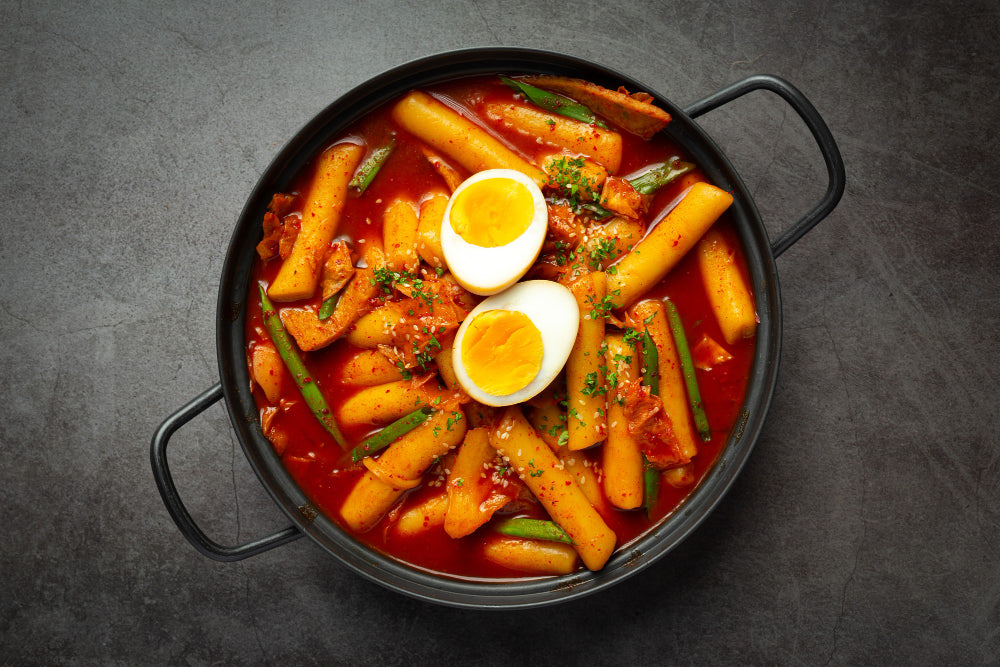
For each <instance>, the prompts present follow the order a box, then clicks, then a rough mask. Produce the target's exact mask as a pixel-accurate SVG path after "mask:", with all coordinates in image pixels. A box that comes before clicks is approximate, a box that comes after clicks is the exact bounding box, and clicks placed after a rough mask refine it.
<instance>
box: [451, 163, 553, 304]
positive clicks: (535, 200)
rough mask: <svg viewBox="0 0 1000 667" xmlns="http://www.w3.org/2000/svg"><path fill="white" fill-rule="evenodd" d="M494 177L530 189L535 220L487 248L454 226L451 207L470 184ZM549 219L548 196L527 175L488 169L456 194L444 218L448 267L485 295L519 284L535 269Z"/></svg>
mask: <svg viewBox="0 0 1000 667" xmlns="http://www.w3.org/2000/svg"><path fill="white" fill-rule="evenodd" d="M492 178H503V179H509V180H512V181H516V182H518V183H520V184H521V185H523V186H525V187H526V188H528V191H529V192H530V193H531V200H532V207H533V212H532V217H531V223H530V224H529V225H528V228H527V229H526V230H525V231H524V233H523V234H521V235H520V236H518V237H517V238H516V239H514V240H513V241H511V242H510V243H507V244H506V245H502V246H496V247H494V248H484V247H482V246H477V245H473V244H472V243H469V242H468V241H466V240H465V239H463V238H462V237H461V236H459V235H458V233H456V232H455V230H454V228H452V226H451V209H452V204H453V203H454V202H455V200H456V198H457V197H458V196H459V195H460V194H461V193H462V191H463V190H465V189H466V188H467V187H468V186H470V185H472V184H473V183H478V182H479V181H483V180H487V179H492ZM548 221H549V213H548V208H547V207H546V205H545V197H544V196H543V195H542V191H541V190H540V189H539V188H538V186H537V185H536V184H535V182H534V181H532V180H531V179H530V178H529V177H528V176H526V175H525V174H522V173H521V172H519V171H514V170H513V169H487V170H486V171H481V172H479V173H477V174H475V175H473V176H470V177H469V178H467V179H466V180H465V181H463V182H462V184H461V185H459V186H458V187H457V188H456V189H455V192H454V193H452V195H451V199H450V200H449V201H448V207H447V208H446V209H445V212H444V219H443V220H442V221H441V249H442V251H443V252H444V259H445V262H446V263H447V264H448V269H449V270H450V271H451V274H452V275H453V276H455V279H456V280H457V281H458V282H459V284H460V285H462V287H464V288H465V289H467V290H469V291H470V292H472V293H474V294H479V295H481V296H489V295H491V294H496V293H498V292H500V291H502V290H504V289H506V288H507V287H510V286H511V285H513V284H514V283H516V282H517V281H518V280H520V279H521V276H523V275H524V274H525V273H526V272H527V271H528V269H529V268H531V265H532V264H533V263H534V262H535V259H537V258H538V253H539V252H541V249H542V244H543V243H544V242H545V231H546V229H547V228H548Z"/></svg>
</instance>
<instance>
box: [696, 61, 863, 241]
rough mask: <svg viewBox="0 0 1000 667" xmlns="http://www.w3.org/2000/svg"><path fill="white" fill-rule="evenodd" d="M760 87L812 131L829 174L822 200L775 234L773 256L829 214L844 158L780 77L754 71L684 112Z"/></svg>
mask: <svg viewBox="0 0 1000 667" xmlns="http://www.w3.org/2000/svg"><path fill="white" fill-rule="evenodd" d="M761 89H763V90H770V91H771V92H773V93H777V94H778V95H779V96H780V97H781V98H782V99H783V100H785V101H786V102H788V104H789V105H791V107H792V109H794V110H795V112H796V113H797V114H799V117H800V118H801V119H802V120H803V121H804V122H805V124H806V127H808V128H809V131H810V132H811V133H812V136H813V139H815V140H816V143H817V144H818V145H819V150H820V152H821V153H822V154H823V161H824V162H826V170H827V173H828V174H829V185H827V188H826V194H825V195H823V199H822V200H820V202H819V204H817V205H816V206H815V207H814V208H813V209H812V210H811V211H809V212H808V213H806V214H805V215H804V216H803V217H802V218H801V219H800V220H799V221H798V222H796V223H795V224H794V225H792V226H791V227H789V228H788V229H786V230H785V232H784V233H783V234H782V235H781V236H779V237H778V240H777V241H775V242H774V243H773V244H771V251H772V252H773V253H774V256H775V257H777V256H778V255H780V254H781V253H783V252H785V251H786V250H788V248H789V247H791V246H792V244H794V243H795V242H796V241H798V240H799V239H800V238H802V236H803V235H805V233H806V232H808V231H809V230H810V229H812V228H813V227H815V226H816V224H817V223H819V221H820V220H822V219H823V218H825V217H826V216H827V215H829V213H830V211H832V210H833V209H834V207H835V206H836V205H837V202H839V201H840V198H841V196H842V195H843V194H844V187H845V185H846V181H847V177H846V175H845V173H844V160H843V158H842V157H841V156H840V149H838V148H837V142H835V141H834V140H833V135H832V134H830V129H829V128H828V127H827V126H826V122H824V120H823V117H822V116H820V115H819V112H818V111H816V107H814V106H813V105H812V103H811V102H810V101H809V100H807V99H806V97H805V95H803V94H802V93H801V92H799V90H798V89H797V88H796V87H795V86H793V85H792V84H790V83H788V82H787V81H785V80H784V79H782V78H779V77H776V76H772V75H770V74H755V75H753V76H748V77H747V78H745V79H743V80H741V81H737V82H736V83H733V84H730V85H728V86H726V87H725V88H723V89H722V90H720V91H718V92H717V93H714V94H712V95H709V96H708V97H706V98H704V99H701V100H698V101H697V102H695V103H694V104H690V105H688V106H687V107H685V109H684V113H686V114H687V115H688V116H690V117H691V118H697V117H698V116H701V115H702V114H705V113H707V112H709V111H712V110H713V109H717V108H719V107H720V106H722V105H723V104H727V103H729V102H732V101H733V100H735V99H736V98H738V97H742V96H743V95H746V94H747V93H749V92H751V91H754V90H761Z"/></svg>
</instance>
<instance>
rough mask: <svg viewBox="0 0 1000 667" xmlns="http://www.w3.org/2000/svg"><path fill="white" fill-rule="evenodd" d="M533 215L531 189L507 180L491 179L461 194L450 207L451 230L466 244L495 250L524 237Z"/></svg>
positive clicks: (472, 185)
mask: <svg viewBox="0 0 1000 667" xmlns="http://www.w3.org/2000/svg"><path fill="white" fill-rule="evenodd" d="M534 214H535V203H534V200H533V199H532V197H531V192H530V191H529V190H528V188H526V187H525V186H524V185H522V184H521V183H518V182H517V181H512V180H510V179H507V178H489V179H486V180H482V181H477V182H476V183H472V184H470V185H469V186H468V187H466V188H465V189H464V190H462V191H461V192H459V193H458V196H457V197H455V201H454V202H452V205H451V227H452V229H454V230H455V233H456V234H458V235H459V236H461V237H462V238H463V239H464V240H465V242H466V243H471V244H472V245H476V246H480V247H483V248H496V247H498V246H503V245H507V244H508V243H510V242H511V241H513V240H514V239H516V238H517V237H519V236H521V235H522V234H524V232H525V231H526V230H527V229H528V227H529V226H530V225H531V220H532V218H533V217H534Z"/></svg>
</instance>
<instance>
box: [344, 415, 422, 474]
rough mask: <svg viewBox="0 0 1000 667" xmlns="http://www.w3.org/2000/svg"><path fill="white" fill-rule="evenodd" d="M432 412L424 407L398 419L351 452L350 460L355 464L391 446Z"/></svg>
mask: <svg viewBox="0 0 1000 667" xmlns="http://www.w3.org/2000/svg"><path fill="white" fill-rule="evenodd" d="M434 412H435V410H434V408H432V407H430V406H428V405H425V406H424V407H422V408H419V409H417V410H414V411H413V412H411V413H410V414H408V415H405V416H403V417H400V418H399V419H397V420H396V421H394V422H392V423H391V424H389V425H388V426H386V427H385V428H384V429H382V430H381V431H379V432H378V433H376V434H375V435H373V436H371V437H370V438H368V439H366V440H365V441H364V442H362V443H361V444H360V445H358V446H357V447H355V448H354V449H353V450H351V460H352V461H354V462H355V463H357V462H358V461H360V460H361V459H363V458H365V457H366V456H370V455H371V454H374V453H375V452H379V451H382V450H383V449H385V448H386V447H388V446H389V445H391V444H392V442H393V441H394V440H395V439H396V438H399V437H401V436H404V435H406V434H407V433H409V432H410V431H412V430H413V429H415V428H416V427H418V426H420V425H421V424H423V423H424V422H425V421H427V418H428V417H430V416H431V415H432V414H434Z"/></svg>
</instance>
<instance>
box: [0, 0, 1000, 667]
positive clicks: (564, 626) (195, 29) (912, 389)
mask: <svg viewBox="0 0 1000 667" xmlns="http://www.w3.org/2000/svg"><path fill="white" fill-rule="evenodd" d="M723 5H724V6H723ZM554 7H555V5H553V4H552V3H526V2H506V3H501V4H498V3H488V2H482V1H481V0H472V1H471V2H457V1H442V2H437V3H433V4H429V3H399V4H390V3H385V2H374V3H358V4H356V5H353V4H352V5H350V6H337V3H325V2H312V3H306V2H303V3H270V4H255V5H253V6H250V7H247V6H245V4H244V3H212V4H210V5H209V6H191V5H189V4H188V3H183V2H177V3H130V4H129V5H127V6H122V4H121V3H111V2H94V3H62V2H50V3H41V2H35V3H10V2H8V3H4V4H3V5H2V6H0V24H2V25H3V26H4V29H3V30H2V31H0V87H2V90H3V95H0V117H2V118H3V121H2V123H0V160H2V169H0V193H2V194H0V197H2V198H3V202H4V204H5V206H4V209H5V210H6V212H7V213H6V216H5V218H4V221H3V222H2V223H0V224H2V232H3V233H2V234H0V313H2V317H0V368H2V369H3V370H2V376H0V377H2V379H3V381H2V382H0V406H2V407H3V413H4V414H3V418H2V419H0V448H2V449H0V451H2V455H3V458H2V460H0V506H2V509H3V516H4V520H3V531H2V532H3V539H2V540H0V661H2V662H4V663H7V662H10V663H23V662H38V663H50V664H52V663H56V664H58V663H72V664H81V663H84V664H86V663H102V664H105V663H121V664H142V663H183V664H209V663H251V664H262V663H271V664H311V663H320V664H353V663H361V664H414V663H435V662H438V661H443V660H445V659H449V660H452V659H459V660H463V661H468V662H477V663H484V664H497V665H501V664H512V660H518V659H524V660H529V659H530V660H531V661H532V662H537V663H552V662H569V663H577V662H583V661H588V660H590V661H594V662H596V663H598V664H607V663H626V662H627V663H632V664H635V663H638V662H640V661H642V662H646V663H647V664H648V663H651V662H661V661H668V662H678V663H686V664H690V663H704V662H731V663H736V662H738V663H743V662H751V663H806V664H819V663H835V664H844V663H853V664H856V663H871V664H879V663H888V662H893V663H924V664H926V663H952V664H969V663H980V662H993V661H995V660H996V657H997V656H998V655H1000V633H998V631H997V628H998V627H1000V437H998V435H997V434H998V433H1000V416H998V415H1000V410H998V409H997V405H998V390H1000V380H998V371H997V367H996V359H997V357H998V354H1000V344H998V342H997V341H998V335H997V331H998V329H1000V305H998V297H1000V277H998V275H997V272H996V267H997V265H998V263H1000V233H998V232H997V231H996V222H997V213H996V210H997V208H998V205H1000V196H998V192H1000V178H998V173H1000V172H998V166H1000V165H998V159H997V155H998V153H1000V141H998V136H997V129H996V128H997V126H998V121H1000V114H998V112H997V108H998V96H1000V66H998V62H1000V58H998V56H1000V51H998V49H997V46H996V41H995V38H996V35H997V34H1000V16H998V11H997V7H996V4H995V3H994V2H990V1H988V0H983V1H981V2H960V3H940V4H938V5H936V4H934V3H898V2H886V1H882V2H847V3H815V4H812V3H807V4H803V3H799V2H788V1H785V2H781V1H779V2H773V3H761V4H760V5H757V6H752V5H747V4H743V3H715V2H705V1H703V0H693V1H691V2H686V3H659V2H635V1H633V2H625V3H624V6H621V5H620V4H619V3H607V4H605V3H599V2H594V1H593V0H577V1H576V2H574V3H572V5H566V9H562V10H556V9H554ZM495 45H512V46H528V47H535V48H551V49H554V50H558V51H563V52H566V53H569V54H572V55H575V56H580V57H583V58H587V59H591V60H595V61H598V62H600V63H602V64H605V65H607V66H610V67H612V68H615V69H619V70H622V71H626V72H629V73H630V74H632V75H633V76H634V77H635V78H637V79H639V80H640V81H644V82H647V83H648V84H649V85H650V86H651V87H652V88H655V89H657V90H659V91H661V92H663V93H664V94H666V95H668V96H669V97H671V98H672V99H674V100H675V101H677V102H678V103H681V104H684V103H687V102H690V101H693V100H695V99H698V98H699V97H701V96H703V95H706V94H708V93H710V92H713V91H714V90H716V89H718V88H719V87H721V86H723V85H725V84H726V83H729V82H731V81H733V80H735V79H738V78H740V77H743V76H745V75H748V74H751V73H757V72H768V73H772V74H777V75H779V76H783V77H785V78H787V79H789V80H790V81H792V82H793V83H795V84H796V85H797V86H798V87H799V88H801V89H802V91H803V92H805V94H806V95H807V96H808V97H809V98H810V99H811V100H812V101H813V103H814V104H815V105H816V107H817V108H818V109H819V110H820V111H821V113H822V114H823V115H824V117H825V118H826V120H827V122H828V123H829V125H830V127H831V129H832V130H833V132H834V134H835V135H836V138H837V140H838V142H839V144H840V147H841V149H842V151H843V154H844V159H845V162H846V165H847V171H848V176H849V183H848V187H847V193H846V195H845V196H844V199H843V201H842V202H841V204H840V206H839V207H838V208H837V210H836V211H835V212H834V213H833V214H832V215H831V216H830V217H829V219H828V220H826V221H825V222H824V223H822V224H821V225H820V226H819V227H818V228H817V229H816V230H814V231H813V232H812V233H810V234H809V235H808V236H807V237H806V238H805V239H803V240H802V241H801V242H800V243H798V244H797V245H796V246H794V247H793V248H792V249H791V250H789V251H788V252H787V253H785V254H784V255H782V257H781V258H780V259H779V262H778V264H779V270H780V275H781V281H782V296H783V301H784V319H785V330H784V349H783V351H782V359H781V363H782V366H781V375H780V380H779V383H778V386H777V389H776V392H775V397H774V402H773V405H772V408H771V413H770V416H769V417H768V420H767V423H766V425H765V428H764V432H763V435H762V436H761V438H760V440H759V442H758V445H757V448H756V450H755V452H754V455H753V456H752V457H751V459H750V462H749V464H748V465H747V467H746V468H745V470H744V472H743V473H742V475H741V477H740V478H739V479H738V480H737V482H736V483H735V485H734V486H733V488H732V490H731V492H730V493H729V495H728V496H727V497H726V498H725V499H724V501H723V502H722V503H721V504H720V505H719V507H718V508H717V510H716V511H715V513H713V514H712V515H711V516H710V517H709V518H708V520H707V521H706V522H705V523H704V524H703V525H702V527H701V528H700V529H699V530H698V531H696V532H695V534H694V535H693V536H692V537H691V538H690V539H688V540H687V541H686V542H685V543H684V544H683V545H681V547H680V548H678V549H677V550H676V551H675V552H673V553H672V554H670V555H669V556H668V557H666V558H664V559H663V560H661V561H660V562H659V563H657V564H656V565H654V566H653V567H651V568H649V569H648V570H646V571H645V572H643V573H641V574H640V575H639V576H636V577H633V578H631V579H629V580H627V581H625V582H623V583H621V584H620V585H618V586H616V587H614V588H612V589H610V590H608V591H605V592H603V593H601V594H598V595H596V596H592V597H589V598H586V599H583V600H581V601H578V602H575V603H572V604H569V605H564V606H559V607H555V608H550V609H543V610H534V611H523V612H507V613H475V612H467V611H457V610H452V609H445V608H439V607H435V606H431V605H427V604H424V603H420V602H416V601H413V600H410V599H408V598H405V597H402V596H400V595H398V594H395V593H392V592H389V591H386V590H383V589H382V588H380V587H378V586H376V585H374V584H371V583H368V582H367V581H364V580H362V579H360V578H359V577H357V576H355V575H354V574H352V573H350V572H349V571H347V570H346V568H344V567H342V566H341V565H339V564H338V563H337V562H336V561H334V560H333V559H332V558H331V557H329V556H328V555H327V554H325V553H324V552H323V551H322V550H321V549H319V548H318V547H317V546H315V545H314V544H312V543H310V542H309V541H307V540H299V541H297V542H294V543H292V544H290V545H288V546H285V547H283V548H281V549H277V550H275V551H271V552H269V553H267V554H264V555H262V556H259V557H256V558H253V559H250V560H246V561H242V562H240V563H234V564H220V563H215V562H212V561H210V560H207V559H205V558H203V557H202V556H200V555H199V554H198V553H197V552H196V551H195V550H194V549H192V548H191V547H190V546H189V545H188V544H187V542H186V541H185V540H184V539H183V537H181V535H180V533H179V532H178V531H177V529H176V527H175V526H174V524H173V523H172V522H171V520H170V518H169V516H168V515H167V513H166V511H165V509H164V507H163V505H162V503H161V501H160V498H159V496H158V494H157V492H156V489H155V486H154V484H153V480H152V476H151V473H150V470H149V462H148V445H149V439H150V437H151V435H152V433H153V431H154V430H155V428H156V427H157V425H158V424H159V423H160V421H162V420H163V419H164V418H165V417H166V416H167V415H168V414H170V413H172V412H173V411H174V410H176V409H177V408H178V407H180V405H182V404H183V403H185V402H186V401H187V400H188V399H190V398H192V397H194V396H195V395H196V394H197V393H199V392H200V391H202V390H203V389H205V388H207V387H208V386H210V385H212V384H213V383H214V382H215V381H216V380H217V377H218V369H217V366H216V361H215V343H214V335H215V332H214V318H215V299H216V291H217V286H218V280H219V275H220V271H221V265H222V259H223V254H224V252H225V248H226V244H227V242H228V239H229V236H230V234H231V232H232V228H233V224H234V222H235V219H236V217H237V215H238V213H239V211H240V210H241V208H242V205H243V203H244V201H245V199H246V197H247V195H248V193H249V191H250V189H251V188H252V187H253V185H254V183H255V182H256V180H257V178H258V176H259V175H260V173H261V172H262V171H263V169H264V168H265V167H266V165H267V164H268V162H269V160H270V159H271V157H272V155H273V154H274V153H275V152H276V151H277V149H278V148H279V147H280V146H281V145H282V144H283V143H284V141H285V140H286V139H287V138H288V137H290V136H291V134H292V133H294V132H295V131H296V130H297V129H298V128H299V127H300V126H301V125H302V124H304V123H305V122H306V121H307V120H308V119H309V118H310V117H311V116H312V115H313V114H315V113H316V112H317V111H319V110H320V109H321V108H323V107H324V106H325V105H326V104H327V103H329V102H330V101H331V100H332V99H333V98H335V97H337V96H338V95H340V94H341V93H343V92H344V91H346V90H348V89H349V88H350V87H353V86H354V85H356V84H358V83H360V82H361V81H363V80H365V79H366V78H368V77H370V76H372V75H374V74H377V73H378V72H380V71H382V70H384V69H386V68H388V67H391V66H394V65H397V64H399V63H402V62H405V61H407V60H409V59H412V58H415V57H418V56H422V55H426V54H429V53H434V52H438V51H443V50H447V49H452V48H460V47H470V46H495ZM703 125H704V126H705V127H706V129H707V130H708V131H709V132H710V134H712V136H713V137H715V139H716V140H717V142H718V143H719V144H720V145H721V146H722V148H723V149H724V150H725V151H726V152H727V154H728V155H729V156H730V157H731V158H732V159H733V161H734V162H735V163H736V165H737V168H738V169H739V171H740V173H741V175H742V176H743V178H744V180H745V181H746V182H747V184H748V186H749V188H750V190H751V192H752V193H753V195H754V197H755V198H756V199H757V202H758V205H759V207H760V209H761V213H762V216H763V217H764V219H765V222H766V223H767V224H768V227H769V229H770V230H771V231H772V234H773V235H776V234H777V233H778V232H780V231H781V230H782V229H783V228H784V227H785V226H787V225H788V224H790V222H791V221H793V220H794V219H796V217H797V216H798V215H799V214H801V213H802V212H804V211H805V210H807V209H808V208H809V207H811V206H812V204H813V203H814V202H815V201H816V200H818V198H819V197H820V196H821V194H822V191H823V187H824V185H823V182H824V178H825V174H824V171H823V169H822V164H821V162H820V160H819V156H818V152H817V150H816V148H815V147H814V146H813V144H812V143H811V141H810V139H809V137H808V134H807V132H806V130H805V129H804V127H803V126H802V124H801V122H800V121H799V120H798V118H797V117H796V116H795V115H794V113H792V112H791V111H790V110H789V108H787V107H786V106H785V105H783V103H781V102H780V101H778V100H777V99H776V98H774V97H773V96H770V95H768V94H765V93H755V94H754V95H751V96H749V97H747V98H744V99H742V100H740V101H738V102H735V103H733V104H731V105H729V106H728V107H726V108H724V109H722V110H719V111H716V112H713V113H712V114H710V115H708V116H706V117H705V118H704V119H703ZM171 463H172V466H173V471H174V473H175V476H176V478H177V479H178V484H179V486H180V490H181V493H182V496H183V497H184V498H185V500H186V501H187V502H188V504H189V506H190V508H191V509H192V512H193V513H194V514H195V517H196V519H197V520H198V521H199V522H200V523H201V524H202V525H203V527H204V528H205V529H206V530H207V531H208V532H209V534H211V535H213V536H215V537H216V538H217V539H219V540H220V541H223V542H232V543H235V542H239V541H245V540H247V539H250V538H253V537H256V536H258V535H262V534H265V533H266V532H268V531H272V530H274V529H277V528H281V527H283V526H284V525H285V520H284V519H283V517H282V515H281V512H280V511H279V510H278V509H277V508H276V507H275V506H274V505H273V503H272V501H271V500H270V498H269V497H268V495H267V493H266V492H265V491H264V489H263V488H262V487H261V485H260V483H259V482H258V481H257V479H256V477H255V475H254V473H253V471H252V470H251V469H250V467H249V465H248V464H247V462H246V460H245V459H244V457H243V454H242V451H241V449H240V447H239V444H238V443H237V442H236V441H235V438H234V436H233V434H232V431H231V429H230V426H229V423H228V419H227V417H226V416H225V414H224V413H223V411H222V409H221V408H219V407H214V408H212V409H211V410H209V411H208V412H207V413H206V414H205V415H204V416H202V417H199V418H198V419H196V420H195V421H193V422H192V423H191V424H190V425H189V426H187V427H185V428H184V429H182V430H181V431H180V432H179V433H178V435H177V436H175V439H174V440H173V441H171Z"/></svg>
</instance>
